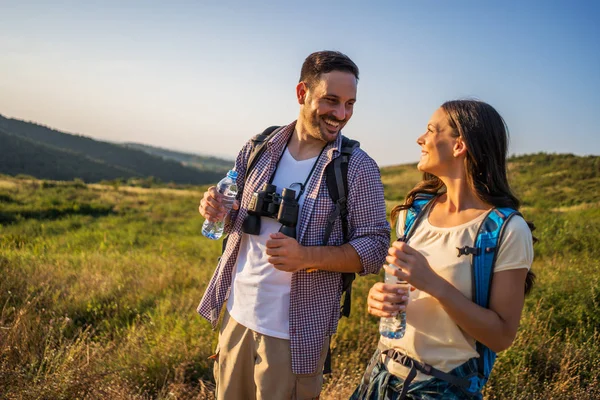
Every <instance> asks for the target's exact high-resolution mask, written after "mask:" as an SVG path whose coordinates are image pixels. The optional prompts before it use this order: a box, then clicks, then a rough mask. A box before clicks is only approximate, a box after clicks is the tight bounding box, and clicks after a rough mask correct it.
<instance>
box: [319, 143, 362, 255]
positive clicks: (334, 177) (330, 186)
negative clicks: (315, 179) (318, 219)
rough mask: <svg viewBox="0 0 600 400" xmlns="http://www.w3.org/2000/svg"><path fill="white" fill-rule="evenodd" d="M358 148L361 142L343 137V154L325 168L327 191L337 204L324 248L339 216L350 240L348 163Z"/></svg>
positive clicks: (326, 234) (345, 237)
mask: <svg viewBox="0 0 600 400" xmlns="http://www.w3.org/2000/svg"><path fill="white" fill-rule="evenodd" d="M357 147H360V143H359V142H357V141H356V140H352V139H348V138H347V137H345V136H342V148H341V154H340V155H339V156H338V157H336V158H334V159H333V160H332V161H331V162H330V163H329V164H327V167H325V178H326V179H325V180H326V182H327V190H328V192H329V197H330V198H331V200H332V201H333V203H334V204H335V208H334V210H333V211H332V212H331V214H329V218H328V219H327V227H326V228H325V237H324V239H323V245H324V246H327V243H328V242H329V237H330V236H331V231H332V230H333V225H334V224H335V221H336V220H337V218H338V217H339V216H341V217H342V232H343V234H344V241H347V240H348V235H349V232H348V220H347V219H346V217H347V216H348V208H347V203H346V202H347V200H348V198H347V195H348V163H349V162H350V156H351V155H352V152H353V151H354V149H356V148H357Z"/></svg>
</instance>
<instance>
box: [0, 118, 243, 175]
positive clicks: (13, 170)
mask: <svg viewBox="0 0 600 400" xmlns="http://www.w3.org/2000/svg"><path fill="white" fill-rule="evenodd" d="M223 162H225V161H223ZM215 164H216V163H215ZM228 164H229V165H230V164H232V163H231V162H229V163H228ZM0 173H5V174H10V175H15V174H26V175H32V176H35V177H39V178H44V179H55V180H70V179H75V178H80V179H83V180H84V181H86V182H95V181H99V180H110V179H116V178H126V179H127V178H138V177H150V176H153V177H154V178H157V179H159V180H161V181H163V182H175V183H182V184H207V183H213V182H217V181H218V180H219V179H220V178H221V177H222V175H223V170H218V169H217V170H211V169H209V168H205V169H198V168H191V167H189V166H186V165H183V164H182V162H181V161H175V159H173V158H172V159H166V158H163V157H159V156H157V155H153V154H149V153H148V152H146V151H142V150H138V149H135V148H131V147H126V146H123V145H119V144H113V143H108V142H103V141H99V140H95V139H91V138H88V137H85V136H80V135H73V134H68V133H64V132H60V131H57V130H55V129H52V128H48V127H46V126H42V125H39V124H36V123H32V122H26V121H21V120H17V119H11V118H5V117H3V116H2V115H0Z"/></svg>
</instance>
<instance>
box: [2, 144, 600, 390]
mask: <svg viewBox="0 0 600 400" xmlns="http://www.w3.org/2000/svg"><path fill="white" fill-rule="evenodd" d="M509 172H510V179H511V183H512V185H513V187H514V190H515V192H516V193H517V195H518V196H519V197H520V198H521V199H522V201H523V208H522V212H523V214H524V216H525V217H526V219H528V220H532V221H533V222H534V223H535V225H536V227H537V229H536V230H535V232H534V235H535V236H536V237H537V238H538V239H539V242H538V243H537V244H536V245H535V247H534V248H535V262H534V265H533V270H534V272H535V273H536V274H537V282H536V285H535V287H534V289H533V291H532V293H531V294H530V295H529V296H528V297H527V299H526V305H525V309H524V312H523V316H522V323H521V328H520V330H519V334H518V336H517V338H516V341H515V343H514V345H513V346H512V347H511V348H510V349H509V350H507V351H505V352H503V353H501V354H499V358H498V361H497V363H496V366H495V368H494V372H493V374H492V377H491V380H490V382H489V384H488V386H487V388H486V391H485V397H486V398H487V399H594V398H600V246H599V245H598V242H599V241H600V195H599V193H600V157H597V156H588V157H578V156H573V155H548V154H535V155H526V156H519V157H515V158H513V159H512V160H511V162H510V167H509ZM382 179H383V182H384V185H385V192H386V200H387V202H388V208H389V209H391V208H392V207H393V205H395V204H397V203H399V202H400V201H401V200H402V199H403V197H404V196H405V194H406V193H407V191H408V190H409V189H410V188H411V187H412V185H414V183H415V182H417V181H418V180H419V179H420V176H419V174H418V173H417V172H416V169H415V166H414V165H401V166H394V167H386V168H383V169H382ZM205 188H206V187H199V186H182V185H163V184H159V183H156V182H155V181H153V180H142V181H139V182H137V183H136V182H134V181H130V183H129V184H128V185H125V184H123V183H119V182H118V181H115V182H104V183H103V184H85V183H84V182H82V181H79V180H76V181H68V182H57V181H42V180H36V179H33V178H31V177H27V176H17V177H9V176H0V398H3V399H4V398H5V399H84V398H90V399H210V398H212V392H213V380H212V370H211V367H212V362H211V361H210V360H208V357H209V356H210V355H211V354H212V351H213V349H214V347H215V345H216V340H217V335H216V333H215V332H214V331H212V329H211V327H210V325H209V323H208V322H206V321H205V320H203V319H202V318H201V317H199V316H198V315H197V314H196V312H195V309H196V306H197V304H198V302H199V300H200V298H201V296H202V293H203V291H204V288H205V287H206V285H207V283H208V281H209V279H210V277H211V275H212V272H213V269H214V267H215V265H216V260H217V258H218V256H219V253H220V242H215V241H210V240H208V239H205V238H203V237H202V235H201V233H200V231H201V226H202V223H203V219H202V217H201V216H200V215H199V214H198V211H197V207H198V202H199V199H200V197H201V195H202V192H203V191H204V189H205ZM380 279H381V277H380V276H371V277H367V278H359V279H357V280H356V281H355V285H354V291H353V310H352V315H351V317H350V318H349V319H343V320H342V321H341V322H340V326H339V330H338V334H337V335H336V336H334V338H333V341H332V345H333V370H334V372H333V374H332V375H331V376H329V377H328V378H327V380H326V384H325V388H324V392H323V396H322V398H325V399H344V398H348V396H349V395H350V393H351V392H352V390H353V388H354V387H355V386H356V384H357V383H358V381H359V379H360V376H361V373H362V371H363V370H364V367H365V363H366V362H367V360H368V359H369V357H370V355H371V354H372V352H373V350H374V348H375V346H376V342H377V339H378V334H377V322H378V321H377V319H376V318H374V317H371V316H369V315H368V314H367V312H366V306H365V300H366V293H367V291H368V289H369V287H370V286H371V285H372V284H373V282H375V281H377V280H380Z"/></svg>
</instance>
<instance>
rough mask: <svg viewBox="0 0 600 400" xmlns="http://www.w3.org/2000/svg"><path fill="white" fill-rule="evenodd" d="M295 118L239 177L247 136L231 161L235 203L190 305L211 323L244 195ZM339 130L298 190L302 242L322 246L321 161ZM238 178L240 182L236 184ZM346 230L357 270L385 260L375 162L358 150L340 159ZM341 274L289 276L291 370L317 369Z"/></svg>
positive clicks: (324, 193)
mask: <svg viewBox="0 0 600 400" xmlns="http://www.w3.org/2000/svg"><path fill="white" fill-rule="evenodd" d="M295 126H296V122H293V123H291V124H290V125H288V126H286V127H284V128H282V129H281V130H280V131H279V132H278V133H277V134H276V135H275V136H274V137H273V138H272V139H271V140H270V141H269V142H268V143H267V144H266V146H267V147H266V149H265V150H266V151H265V152H264V153H263V155H262V156H261V158H260V160H258V162H257V164H256V166H255V167H254V168H253V170H252V171H251V172H250V174H249V176H248V179H246V166H247V163H248V157H249V155H250V152H251V149H252V142H251V141H249V142H248V143H246V145H245V146H244V148H243V149H242V151H241V152H240V153H239V155H238V157H237V160H236V162H235V169H236V171H237V172H238V178H237V184H238V190H239V192H238V200H240V209H239V210H238V211H237V212H235V211H234V212H232V214H231V217H230V220H229V221H230V222H229V223H228V225H227V226H226V227H225V229H226V232H228V233H229V239H228V241H227V247H226V249H225V251H224V253H223V255H222V257H221V259H220V261H219V264H218V265H217V268H216V270H215V272H214V274H213V277H212V279H211V280H210V283H209V284H208V287H207V289H206V291H205V293H204V296H203V297H202V300H201V302H200V305H199V306H198V313H200V315H202V316H203V317H205V318H206V319H208V320H209V321H210V322H211V323H212V325H213V328H216V326H217V321H218V319H219V314H220V312H221V308H222V306H223V304H224V303H225V301H226V300H227V298H228V296H229V291H230V289H231V283H232V273H233V268H234V266H235V264H236V259H237V256H238V251H239V248H240V241H241V238H242V223H243V221H244V218H246V215H247V213H248V212H247V207H248V204H249V202H250V198H251V197H252V194H253V193H254V192H255V191H257V190H259V189H260V188H261V187H262V185H263V184H264V183H266V182H268V181H269V178H270V177H271V175H272V174H273V173H274V172H275V168H276V165H277V161H278V160H279V156H280V155H281V153H282V152H283V151H284V148H285V145H286V143H287V142H288V139H289V138H290V136H291V135H292V134H293V132H294V127H295ZM341 144H342V136H341V134H339V135H338V137H337V139H336V140H335V141H333V142H331V143H329V144H327V146H326V147H325V150H324V151H323V154H322V155H321V157H320V158H319V160H318V163H317V166H316V168H315V170H314V172H313V175H312V177H311V178H310V182H309V183H308V185H307V188H306V194H305V200H304V205H303V206H302V212H301V215H300V216H299V221H298V225H297V240H298V242H299V243H300V244H302V245H303V246H321V245H323V236H324V232H325V227H326V226H327V218H328V216H329V214H330V212H331V211H332V210H333V208H334V204H333V202H332V201H331V198H330V197H329V193H328V190H327V184H326V182H325V179H326V178H325V173H324V171H325V167H326V165H327V164H328V163H329V162H331V160H333V159H334V158H336V157H338V156H339V155H340V147H341ZM244 181H245V183H244ZM347 197H348V202H347V205H348V217H347V218H348V233H349V239H350V241H349V243H350V244H351V245H352V246H353V247H354V249H355V250H356V252H357V253H358V255H359V256H360V260H361V262H362V267H363V270H362V272H361V273H360V275H366V274H369V273H373V274H376V273H378V272H379V269H380V268H381V266H382V265H383V263H384V262H385V257H386V255H387V248H388V246H389V241H390V226H389V224H388V222H387V219H386V212H385V202H384V198H383V184H382V183H381V176H380V174H379V168H378V167H377V164H376V163H375V161H373V159H371V158H370V157H369V156H368V155H367V153H365V152H364V151H363V150H361V149H360V148H357V149H356V150H354V152H353V153H352V156H351V157H350V162H349V164H348V195H347ZM343 243H344V240H343V233H342V224H341V221H340V219H339V218H338V220H337V221H336V222H335V225H334V227H333V231H332V233H331V237H330V239H329V245H332V246H339V245H342V244H343ZM341 294H342V278H341V274H340V273H338V272H329V271H321V270H319V271H316V272H312V273H307V272H305V271H299V272H295V273H294V274H293V276H292V283H291V293H290V310H289V318H290V321H289V327H290V347H291V352H292V371H293V372H294V373H295V374H311V373H315V372H317V371H316V369H317V364H318V360H319V354H320V352H321V349H322V347H323V343H324V340H325V337H326V336H329V335H332V334H334V333H335V331H336V329H337V324H338V320H339V318H340V299H341Z"/></svg>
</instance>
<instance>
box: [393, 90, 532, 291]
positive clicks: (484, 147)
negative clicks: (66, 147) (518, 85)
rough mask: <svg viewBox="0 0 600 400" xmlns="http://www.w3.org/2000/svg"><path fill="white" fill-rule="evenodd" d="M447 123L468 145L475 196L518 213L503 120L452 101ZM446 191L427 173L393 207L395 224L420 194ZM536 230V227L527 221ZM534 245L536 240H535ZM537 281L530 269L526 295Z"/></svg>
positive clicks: (479, 105) (482, 106) (483, 106)
mask: <svg viewBox="0 0 600 400" xmlns="http://www.w3.org/2000/svg"><path fill="white" fill-rule="evenodd" d="M441 108H442V109H443V110H444V111H445V112H446V115H447V116H448V122H449V124H450V127H451V128H452V129H453V131H454V132H453V134H454V135H455V136H456V137H461V138H462V140H463V141H464V142H465V144H466V145H467V157H466V159H465V167H466V171H467V182H468V184H469V187H470V188H471V190H472V191H473V193H475V194H476V196H477V197H478V198H479V199H480V200H482V201H484V202H486V203H487V204H491V205H492V206H494V207H510V208H514V209H515V210H518V209H519V207H520V205H521V202H520V201H519V199H518V198H517V197H516V196H515V195H514V194H513V192H512V190H511V189H510V186H509V184H508V179H507V168H506V162H507V161H506V159H507V155H508V129H507V128H506V123H505V122H504V119H503V118H502V117H501V116H500V114H498V112H497V111H496V110H495V109H494V108H493V107H492V106H490V105H489V104H487V103H484V102H482V101H477V100H453V101H448V102H446V103H444V104H442V106H441ZM445 190H446V188H445V185H444V183H443V182H442V181H441V180H440V179H439V178H438V177H436V176H434V175H432V174H429V173H424V174H423V179H422V180H421V182H419V183H418V184H417V185H416V186H415V187H414V188H413V189H412V190H411V191H410V192H409V193H408V195H407V196H406V199H405V201H404V204H402V205H399V206H396V207H394V209H393V210H392V214H391V219H392V224H395V222H396V219H397V216H398V214H399V213H400V211H401V210H405V209H408V208H410V207H411V206H412V204H413V202H414V199H415V196H416V195H417V194H419V193H429V194H434V195H438V194H441V193H444V192H445ZM527 224H528V225H529V229H531V231H533V230H534V229H535V226H534V225H533V223H531V222H527ZM533 239H534V242H535V241H537V239H536V238H535V237H534V238H533ZM534 282H535V274H534V273H533V272H531V270H530V271H529V272H528V273H527V278H526V280H525V293H529V291H530V290H531V288H532V286H533V284H534Z"/></svg>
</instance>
